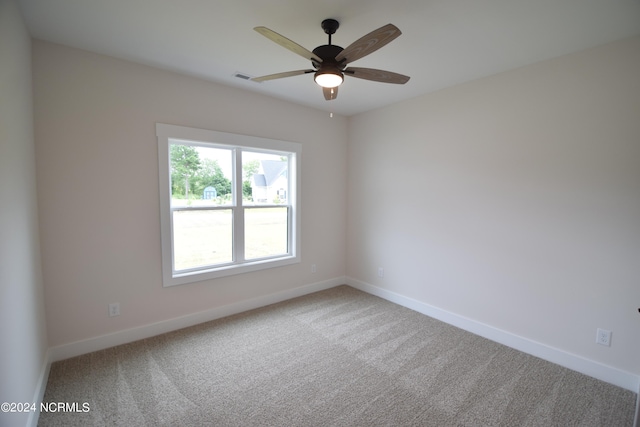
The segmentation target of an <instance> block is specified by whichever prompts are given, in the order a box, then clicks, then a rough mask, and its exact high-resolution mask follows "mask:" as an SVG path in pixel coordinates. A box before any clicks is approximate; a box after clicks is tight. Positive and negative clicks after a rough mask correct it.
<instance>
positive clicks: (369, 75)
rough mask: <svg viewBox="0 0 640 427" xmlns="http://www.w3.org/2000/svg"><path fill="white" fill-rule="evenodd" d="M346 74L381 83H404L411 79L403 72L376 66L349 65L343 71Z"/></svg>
mask: <svg viewBox="0 0 640 427" xmlns="http://www.w3.org/2000/svg"><path fill="white" fill-rule="evenodd" d="M343 72H344V73H345V74H346V75H348V76H351V77H357V78H359V79H365V80H373V81H374V82H381V83H395V84H399V85H403V84H405V83H406V82H408V81H409V79H410V77H409V76H405V75H403V74H398V73H392V72H391V71H385V70H376V69H374V68H360V67H349V68H347V69H346V70H344V71H343Z"/></svg>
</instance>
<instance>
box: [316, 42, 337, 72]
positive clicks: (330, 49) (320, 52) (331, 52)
mask: <svg viewBox="0 0 640 427" xmlns="http://www.w3.org/2000/svg"><path fill="white" fill-rule="evenodd" d="M343 50H344V49H342V48H341V47H340V46H336V45H334V44H324V45H322V46H318V47H317V48H315V49H313V53H314V54H316V55H317V56H318V57H320V59H322V64H324V65H328V64H334V65H335V66H336V67H338V68H339V69H341V70H342V69H344V67H345V64H344V61H342V62H341V63H339V62H338V61H336V56H338V54H339V53H340V52H342V51H343ZM311 62H312V63H313V66H314V67H315V68H318V67H320V66H321V65H322V64H319V63H318V62H316V61H314V60H311Z"/></svg>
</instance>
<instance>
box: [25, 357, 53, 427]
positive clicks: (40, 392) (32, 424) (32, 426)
mask: <svg viewBox="0 0 640 427" xmlns="http://www.w3.org/2000/svg"><path fill="white" fill-rule="evenodd" d="M50 370H51V351H50V350H49V349H47V351H46V352H45V355H44V360H43V361H42V367H41V368H40V376H39V377H38V384H37V385H36V391H35V393H34V395H33V400H32V401H31V402H32V403H35V405H36V407H37V408H40V403H42V399H44V392H45V390H46V389H47V381H48V380H49V371H50ZM38 418H40V411H39V410H38V411H31V412H29V418H28V419H27V427H37V426H38Z"/></svg>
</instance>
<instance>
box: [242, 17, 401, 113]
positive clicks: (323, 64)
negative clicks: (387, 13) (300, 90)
mask: <svg viewBox="0 0 640 427" xmlns="http://www.w3.org/2000/svg"><path fill="white" fill-rule="evenodd" d="M321 26H322V29H323V30H324V32H325V33H326V34H328V35H329V44H325V45H322V46H318V47H316V48H315V49H313V52H311V51H309V50H307V49H305V48H304V47H302V46H300V45H299V44H298V43H296V42H294V41H292V40H289V39H288V38H286V37H284V36H282V35H280V34H278V33H276V32H275V31H272V30H270V29H268V28H266V27H255V28H254V30H256V31H257V32H259V33H260V34H262V35H263V36H265V37H266V38H268V39H270V40H272V41H274V42H276V43H278V44H279V45H280V46H282V47H284V48H286V49H289V50H290V51H292V52H294V53H297V54H298V55H300V56H302V57H304V58H306V59H308V60H310V61H311V65H313V68H310V69H306V70H296V71H287V72H284V73H277V74H270V75H268V76H262V77H254V78H252V79H251V80H253V81H256V82H263V81H266V80H274V79H281V78H283V77H292V76H297V75H300V74H309V73H315V75H314V80H315V82H316V83H317V84H318V85H320V86H322V93H323V94H324V98H325V99H326V100H327V101H331V100H332V99H336V97H337V96H338V86H340V85H341V84H342V82H343V81H344V76H345V75H347V76H351V77H357V78H359V79H365V80H372V81H374V82H382V83H395V84H405V83H406V82H408V81H409V77H408V76H405V75H402V74H398V73H392V72H391V71H384V70H376V69H374V68H360V67H350V66H348V65H349V64H350V63H352V62H354V61H356V60H358V59H360V58H362V57H364V56H366V55H369V54H370V53H373V52H375V51H376V50H378V49H380V48H381V47H383V46H384V45H386V44H387V43H389V42H391V41H393V40H394V39H395V38H397V37H398V36H399V35H400V34H402V33H401V32H400V30H399V29H398V27H396V26H395V25H392V24H387V25H384V26H382V27H380V28H378V29H377V30H374V31H372V32H370V33H369V34H367V35H365V36H363V37H361V38H359V39H358V40H356V41H355V42H353V43H351V44H350V45H349V46H348V47H347V48H346V49H343V48H341V47H340V46H336V45H333V44H331V35H332V34H334V33H335V32H336V30H337V29H338V27H339V26H340V24H339V23H338V21H336V20H335V19H325V20H324V21H322V24H321Z"/></svg>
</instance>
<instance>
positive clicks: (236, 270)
mask: <svg viewBox="0 0 640 427" xmlns="http://www.w3.org/2000/svg"><path fill="white" fill-rule="evenodd" d="M156 136H157V137H158V164H159V187H160V228H161V230H160V235H161V245H162V278H163V286H164V287H168V286H174V285H181V284H186V283H192V282H199V281H203V280H209V279H215V278H219V277H224V276H230V275H234V274H240V273H247V272H251V271H257V270H262V269H266V268H273V267H281V266H285V265H290V264H295V263H299V262H300V248H301V245H300V230H301V225H300V223H301V214H300V194H301V185H300V184H301V173H300V160H301V156H302V144H300V143H297V142H289V141H280V140H275V139H267V138H260V137H254V136H247V135H236V134H232V133H225V132H218V131H213V130H205V129H197V128H191V127H185V126H175V125H168V124H164V123H156ZM172 140H180V142H185V143H187V144H192V145H197V146H211V147H213V148H225V149H231V150H234V152H237V150H242V149H248V150H252V151H262V152H265V153H277V154H283V153H289V154H288V156H289V187H290V188H289V189H288V196H289V197H288V200H287V202H288V203H287V206H288V207H289V221H288V222H289V230H288V236H287V237H288V249H289V252H288V253H287V254H283V255H279V256H275V257H269V258H264V259H257V260H253V259H252V260H244V259H242V256H240V257H234V262H233V263H231V264H225V265H222V266H207V267H203V268H197V269H190V270H188V271H174V268H173V264H174V262H173V230H172V217H173V216H172V209H173V208H172V207H171V173H170V156H169V147H170V144H171V143H170V141H172ZM233 158H234V165H233V175H234V179H233V182H234V185H235V188H234V191H233V194H234V198H235V200H234V204H233V206H220V207H219V208H227V209H232V211H233V224H234V225H233V242H234V253H235V254H236V255H237V254H238V250H240V251H242V252H243V250H244V210H245V208H246V209H250V208H252V207H270V206H271V205H260V206H253V205H246V206H245V205H243V200H242V163H241V162H242V160H241V156H239V155H234V157H233ZM278 206H281V205H278Z"/></svg>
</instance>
